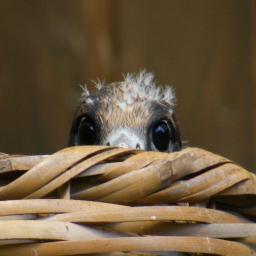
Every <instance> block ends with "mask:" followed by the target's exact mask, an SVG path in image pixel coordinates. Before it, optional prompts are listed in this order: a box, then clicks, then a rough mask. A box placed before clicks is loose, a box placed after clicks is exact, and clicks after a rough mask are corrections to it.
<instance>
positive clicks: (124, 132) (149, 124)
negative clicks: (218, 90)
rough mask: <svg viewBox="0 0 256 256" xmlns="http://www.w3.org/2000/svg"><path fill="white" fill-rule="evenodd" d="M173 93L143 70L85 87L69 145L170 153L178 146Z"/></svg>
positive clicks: (179, 147) (178, 138)
mask: <svg viewBox="0 0 256 256" xmlns="http://www.w3.org/2000/svg"><path fill="white" fill-rule="evenodd" d="M175 102H176V98H175V94H174V91H173V89H172V88H171V87H170V86H164V87H161V86H157V85H156V83H155V79H154V75H153V74H152V73H148V72H146V71H144V70H143V71H141V72H139V73H138V74H127V75H126V76H124V80H123V81H120V82H115V83H111V84H108V85H103V84H102V83H101V82H98V83H96V91H95V92H93V93H91V92H89V90H88V89H87V88H86V87H84V88H83V92H82V95H81V99H80V107H79V109H78V111H77V113H76V116H75V118H74V121H73V124H72V128H71V131H70V140H69V145H70V146H73V145H109V146H118V147H127V148H135V149H141V150H148V151H149V150H154V151H162V152H173V151H177V150H180V149H181V147H182V146H181V145H182V144H181V138H180V132H179V128H178V124H177V121H176V118H175V111H174V107H175Z"/></svg>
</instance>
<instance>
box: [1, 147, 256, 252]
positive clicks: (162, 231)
mask: <svg viewBox="0 0 256 256" xmlns="http://www.w3.org/2000/svg"><path fill="white" fill-rule="evenodd" d="M0 175H1V187H0V200H1V201H0V256H5V255H8V256H12V255H15V256H17V255H31V256H32V255H33V256H39V255H40V256H41V255H47V256H50V255H86V254H97V255H109V254H115V255H135V254H136V255H139V254H142V255H166V253H169V252H187V253H192V254H193V255H198V254H200V255H201V254H202V255H203V254H207V255H228V256H247V255H255V254H256V253H255V245H256V224H255V219H256V176H255V175H254V174H253V173H252V172H249V171H247V170H245V169H244V168H242V167H240V166H238V165H237V164H234V163H233V162H231V161H230V160H228V159H226V158H224V157H221V156H218V155H216V154H213V153H210V152H207V151H205V150H202V149H198V148H186V149H184V150H182V151H180V152H176V153H169V154H167V153H159V152H143V151H136V150H132V149H125V148H112V147H102V146H81V147H72V148H66V149H63V150H61V151H59V152H57V153H55V154H53V155H44V156H19V155H7V154H0ZM197 253H198V254H197Z"/></svg>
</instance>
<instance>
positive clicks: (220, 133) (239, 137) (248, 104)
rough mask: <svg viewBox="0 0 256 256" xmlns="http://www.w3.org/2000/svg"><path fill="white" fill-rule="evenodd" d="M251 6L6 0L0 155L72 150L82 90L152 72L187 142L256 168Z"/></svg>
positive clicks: (218, 0)
mask: <svg viewBox="0 0 256 256" xmlns="http://www.w3.org/2000/svg"><path fill="white" fill-rule="evenodd" d="M255 3H256V2H255V1H254V0H251V1H250V0H248V1H240V0H232V1H231V0H194V1H186V0H172V1H171V0H152V1H149V0H140V1H137V0H136V1H135V0H115V1H114V0H88V1H87V0H76V1H70V0H54V1H50V0H37V1H34V0H23V1H20V0H5V1H1V2H0V37H1V38H0V117H1V126H0V151H3V152H9V153H26V154H32V153H34V154H35V153H46V152H47V153H51V152H54V151H56V150H58V149H60V148H62V147H63V146H65V144H66V142H67V138H68V131H69V128H70V123H71V119H72V115H73V112H74V110H75V108H76V106H77V104H78V100H77V99H78V97H79V92H80V88H79V84H83V83H85V82H86V83H88V82H89V81H90V80H91V79H95V78H96V77H99V78H102V79H103V78H105V80H106V81H107V82H110V81H113V80H117V79H120V78H121V73H122V72H124V73H125V72H135V71H138V70H140V69H142V68H144V67H145V68H146V69H147V70H149V71H154V73H155V74H156V77H157V80H158V81H159V83H162V84H165V83H168V84H173V85H174V86H175V88H176V92H177V96H178V109H177V111H178V118H179V121H180V126H181V130H182V135H183V139H184V140H187V141H189V144H190V145H193V146H198V147H203V148H205V149H208V150H211V151H214V152H217V153H219V154H222V155H224V156H227V157H229V158H231V159H233V160H235V161H236V162H238V163H240V164H242V165H244V166H246V167H248V168H250V169H255V168H256V160H255V159H256V158H255V156H256V103H255V101H256V84H255V82H256V37H255V33H256V10H255V8H256V4H255Z"/></svg>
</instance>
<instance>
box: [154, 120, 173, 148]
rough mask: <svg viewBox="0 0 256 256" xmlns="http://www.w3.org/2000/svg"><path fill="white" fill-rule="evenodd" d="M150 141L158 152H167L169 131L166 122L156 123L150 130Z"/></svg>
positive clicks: (169, 138) (169, 137)
mask: <svg viewBox="0 0 256 256" xmlns="http://www.w3.org/2000/svg"><path fill="white" fill-rule="evenodd" d="M152 140H153V144H154V146H155V148H156V149H157V150H159V151H167V150H168V148H169V143H170V140H171V130H170V127H169V124H168V122H167V121H166V120H161V121H159V122H157V123H156V124H155V125H154V126H153V129H152Z"/></svg>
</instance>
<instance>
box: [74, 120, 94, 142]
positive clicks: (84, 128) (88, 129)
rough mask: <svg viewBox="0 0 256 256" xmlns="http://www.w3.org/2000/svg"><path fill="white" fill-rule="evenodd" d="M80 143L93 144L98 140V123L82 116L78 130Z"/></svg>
mask: <svg viewBox="0 0 256 256" xmlns="http://www.w3.org/2000/svg"><path fill="white" fill-rule="evenodd" d="M77 137H78V143H79V144H80V145H93V144H95V142H96V125H95V123H94V122H93V120H91V119H90V118H88V117H86V116H82V117H81V118H80V121H79V124H78V130H77Z"/></svg>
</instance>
